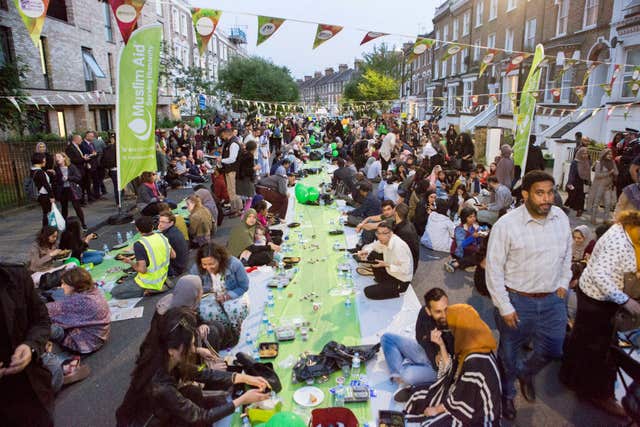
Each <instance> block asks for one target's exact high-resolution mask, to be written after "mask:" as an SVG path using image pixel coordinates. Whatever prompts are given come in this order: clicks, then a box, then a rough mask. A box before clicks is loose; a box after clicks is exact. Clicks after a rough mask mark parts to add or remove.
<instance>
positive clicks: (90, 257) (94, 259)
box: [82, 251, 104, 265]
mask: <svg viewBox="0 0 640 427" xmlns="http://www.w3.org/2000/svg"><path fill="white" fill-rule="evenodd" d="M103 258H104V253H103V252H102V251H85V252H83V253H82V263H83V264H89V263H93V265H98V264H100V263H102V259H103Z"/></svg>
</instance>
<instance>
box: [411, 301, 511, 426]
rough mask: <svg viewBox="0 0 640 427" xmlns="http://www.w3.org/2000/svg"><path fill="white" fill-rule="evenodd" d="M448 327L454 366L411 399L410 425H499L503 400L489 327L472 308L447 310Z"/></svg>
mask: <svg viewBox="0 0 640 427" xmlns="http://www.w3.org/2000/svg"><path fill="white" fill-rule="evenodd" d="M447 323H448V325H449V329H451V332H452V333H453V343H454V353H455V355H454V356H455V358H454V363H452V364H450V365H449V367H448V368H449V369H448V370H447V371H446V372H445V373H444V375H442V376H440V377H439V378H438V381H436V382H435V383H434V384H432V385H431V387H429V389H428V390H425V391H418V392H416V393H414V394H413V395H412V396H411V399H409V401H408V402H407V405H406V406H405V412H407V414H408V415H407V421H408V422H422V425H423V426H442V427H444V426H447V427H449V426H452V425H464V426H499V425H500V419H501V417H502V396H501V393H500V375H499V374H498V363H497V361H496V357H495V355H494V354H493V352H494V351H495V350H496V348H497V345H496V340H495V338H494V337H493V334H492V333H491V329H489V326H487V324H486V323H485V322H484V321H483V320H482V319H481V318H480V315H478V312H477V311H476V310H475V309H474V308H473V307H471V306H470V305H468V304H454V305H451V306H449V308H448V309H447Z"/></svg>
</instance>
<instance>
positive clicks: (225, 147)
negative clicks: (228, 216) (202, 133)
mask: <svg viewBox="0 0 640 427" xmlns="http://www.w3.org/2000/svg"><path fill="white" fill-rule="evenodd" d="M220 139H222V156H221V158H220V162H221V163H222V171H223V172H224V180H225V183H226V184H227V192H228V193H229V201H230V202H231V210H232V213H233V214H239V213H240V210H241V209H242V207H241V206H242V201H241V200H240V198H239V197H238V195H237V194H236V173H237V172H238V155H239V154H240V144H239V143H238V138H237V137H235V136H234V135H233V129H231V128H227V127H225V128H223V129H222V133H221V135H220Z"/></svg>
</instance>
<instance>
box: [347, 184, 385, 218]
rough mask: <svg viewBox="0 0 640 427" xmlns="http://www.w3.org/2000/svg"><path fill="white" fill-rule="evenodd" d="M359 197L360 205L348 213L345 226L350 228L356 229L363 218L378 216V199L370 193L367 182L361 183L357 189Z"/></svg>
mask: <svg viewBox="0 0 640 427" xmlns="http://www.w3.org/2000/svg"><path fill="white" fill-rule="evenodd" d="M357 190H358V192H359V193H360V197H361V198H362V204H361V205H360V206H359V207H357V208H355V209H353V210H351V211H350V212H348V213H347V214H348V219H347V224H349V225H351V226H352V227H356V226H357V225H358V224H360V223H361V222H362V221H363V220H364V219H365V218H368V217H370V216H374V215H380V213H381V209H382V208H381V206H380V199H378V198H377V197H376V195H375V194H374V193H373V191H372V187H371V184H370V183H368V182H361V183H360V184H358V187H357Z"/></svg>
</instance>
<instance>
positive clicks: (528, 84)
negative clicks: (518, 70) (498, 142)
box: [513, 44, 544, 171]
mask: <svg viewBox="0 0 640 427" xmlns="http://www.w3.org/2000/svg"><path fill="white" fill-rule="evenodd" d="M543 58H544V48H543V47H542V45H541V44H538V45H537V46H536V53H535V55H534V56H533V62H532V63H531V69H530V70H529V75H528V76H527V80H525V82H524V86H523V87H522V95H520V108H519V112H518V115H517V121H516V140H515V141H516V142H515V144H514V145H513V161H514V162H515V164H516V165H518V166H520V168H521V169H522V170H523V171H524V170H525V165H526V163H527V151H528V150H527V148H528V146H529V135H530V134H531V126H532V125H533V116H534V114H535V112H536V95H537V93H538V89H539V87H540V72H541V70H540V68H539V67H538V64H539V63H540V61H542V59H543Z"/></svg>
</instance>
